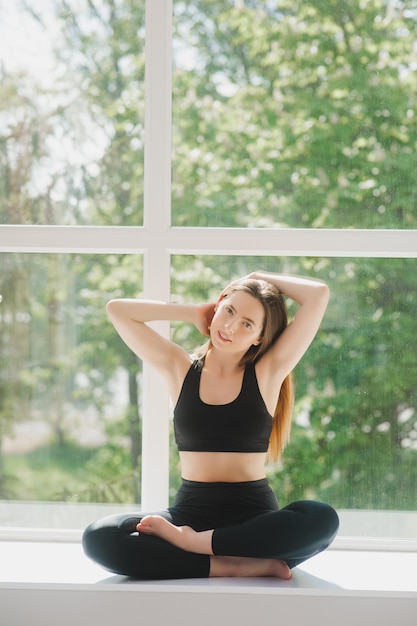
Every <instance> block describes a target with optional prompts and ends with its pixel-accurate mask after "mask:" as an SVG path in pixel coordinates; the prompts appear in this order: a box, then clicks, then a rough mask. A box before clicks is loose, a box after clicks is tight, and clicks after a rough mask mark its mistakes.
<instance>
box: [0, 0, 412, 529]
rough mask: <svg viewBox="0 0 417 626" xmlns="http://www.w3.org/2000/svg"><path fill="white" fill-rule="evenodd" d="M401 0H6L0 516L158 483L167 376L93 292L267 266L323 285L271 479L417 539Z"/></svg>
mask: <svg viewBox="0 0 417 626" xmlns="http://www.w3.org/2000/svg"><path fill="white" fill-rule="evenodd" d="M400 4H401V3H400ZM400 4H398V5H392V3H389V6H388V2H387V3H386V6H385V3H383V4H382V5H381V3H376V2H375V3H374V2H369V3H359V2H353V3H350V4H349V6H347V5H346V4H344V5H343V7H341V8H340V7H339V8H338V7H336V6H335V5H334V4H331V3H330V4H326V3H319V4H318V3H313V2H307V3H305V2H303V3H298V4H297V3H296V4H294V3H278V2H257V1H254V2H252V1H251V2H249V1H248V2H242V1H239V2H235V1H232V0H230V1H228V2H221V1H220V0H218V1H208V0H193V1H192V2H191V1H190V2H188V1H185V2H180V1H176V2H174V3H172V2H171V1H170V0H148V1H147V2H146V3H145V2H142V3H140V2H134V1H133V0H117V1H115V0H89V1H88V2H87V1H85V2H84V1H83V0H78V1H76V0H66V2H63V1H62V0H44V2H42V3H39V5H38V8H35V9H31V8H29V7H28V5H27V3H15V4H13V6H12V5H10V6H7V7H5V8H3V7H2V8H1V9H0V39H1V41H2V42H3V43H2V48H1V55H2V56H1V61H2V62H1V63H0V67H1V72H2V81H1V86H0V90H1V93H2V98H1V103H0V120H1V124H0V165H1V170H0V263H1V276H0V297H1V302H0V331H1V334H0V525H3V526H21V525H30V524H31V520H32V521H33V519H34V517H36V515H34V511H37V512H38V519H39V520H40V521H39V524H38V525H39V526H51V525H54V524H56V525H57V526H62V525H64V526H65V521H64V522H63V518H64V519H65V515H63V514H62V511H63V510H64V509H65V507H67V511H68V510H69V509H68V507H69V506H71V524H70V525H71V527H73V528H78V529H80V528H82V526H83V525H85V523H86V521H88V517H89V516H90V515H91V517H93V516H96V515H98V514H99V512H97V511H96V508H97V507H104V508H108V507H111V506H114V507H116V509H117V507H122V506H125V505H126V506H130V507H131V506H132V504H136V505H137V506H142V507H143V508H146V509H154V508H160V507H163V506H165V505H166V504H167V502H168V500H169V498H170V497H172V494H173V493H174V491H175V488H176V486H177V485H178V481H179V470H178V457H177V453H176V451H175V449H174V446H173V442H172V432H171V430H172V429H171V421H170V414H171V407H170V405H169V401H168V397H167V395H166V392H165V391H164V390H161V389H162V388H161V381H160V380H159V378H158V376H157V375H156V374H155V373H154V372H153V371H150V370H148V368H146V367H144V368H143V371H142V368H141V366H140V363H139V362H138V360H137V359H136V358H134V357H133V356H132V354H131V353H130V351H129V350H127V348H126V347H125V346H124V345H123V344H122V342H121V341H120V339H118V337H117V336H116V334H115V332H114V331H113V329H112V328H111V326H110V324H109V322H108V320H107V319H106V316H105V313H104V305H105V303H106V301H107V300H108V299H109V298H111V297H115V296H120V295H126V296H132V297H133V296H139V295H141V294H145V295H146V296H147V297H151V298H157V299H164V300H165V299H169V298H173V299H175V300H177V301H178V300H191V301H195V302H198V301H201V300H207V299H210V298H215V297H217V295H218V292H219V291H220V290H221V289H222V287H223V286H224V284H225V283H226V282H228V281H229V280H230V279H231V278H233V277H236V276H239V275H242V274H244V273H247V272H248V271H250V270H252V269H257V268H261V267H262V268H264V269H269V270H276V269H279V270H282V271H284V272H294V273H300V274H308V275H314V276H317V277H319V278H322V279H324V280H326V281H327V282H328V283H329V285H330V287H331V291H332V298H331V301H330V305H329V309H328V312H327V314H326V317H325V319H324V322H323V326H322V328H321V329H320V332H319V335H318V337H317V338H316V340H315V342H314V344H313V345H312V347H311V349H310V351H309V352H308V354H307V355H306V357H305V359H304V360H303V361H302V362H301V364H300V365H299V366H298V367H297V370H296V372H295V380H296V392H297V400H296V406H295V411H294V427H293V436H292V441H291V443H290V445H289V446H288V448H287V450H286V453H285V454H284V458H283V460H282V462H281V463H280V464H279V465H278V466H271V467H269V468H268V474H269V476H270V479H271V481H272V483H273V485H274V487H275V490H276V492H277V495H278V497H279V500H280V502H281V503H282V504H285V503H286V502H288V501H289V500H293V499H296V498H297V499H298V498H304V497H307V498H309V497H313V498H319V499H323V500H327V501H329V502H330V503H331V504H333V505H334V506H336V507H337V508H338V509H339V510H341V511H342V512H343V514H342V530H343V531H344V532H345V533H346V534H361V535H362V534H364V535H366V536H368V537H372V536H374V537H375V536H377V535H384V534H385V535H390V536H391V537H395V538H399V539H405V538H413V539H417V537H416V532H415V527H416V524H415V517H413V515H415V513H414V509H415V490H416V484H417V396H416V388H415V380H416V379H417V369H416V364H415V350H414V345H413V344H414V332H415V331H414V326H415V324H414V317H415V315H414V312H415V310H416V308H417V296H416V294H417V289H416V288H417V279H416V275H417V274H416V257H417V233H416V225H417V211H416V198H417V183H416V180H415V171H416V165H417V163H416V157H415V153H416V151H415V147H416V144H417V119H416V116H415V114H414V111H415V110H416V100H417V88H416V85H415V84H414V82H413V81H412V79H411V76H412V72H413V70H415V65H414V64H415V61H414V58H415V54H413V46H415V43H414V41H413V38H412V33H413V32H414V30H415V21H416V19H417V14H416V12H415V11H414V12H413V11H412V10H411V8H405V7H403V6H402V4H401V6H400ZM145 5H146V6H145ZM356 5H357V6H356ZM12 33H19V34H18V35H16V36H15V37H13V36H12ZM414 52H415V50H414ZM145 70H146V71H145ZM171 172H172V174H171ZM291 311H292V307H291V303H290V314H291ZM159 327H160V330H161V332H164V333H165V334H166V335H167V336H168V334H169V333H171V334H172V335H173V336H174V338H176V339H177V340H179V341H181V342H183V343H184V345H186V346H187V347H188V348H189V349H190V350H191V349H192V348H193V347H194V346H195V345H196V344H198V343H200V341H201V337H199V336H198V333H197V332H196V330H195V329H193V328H190V327H188V326H187V325H183V324H174V325H173V326H172V328H171V329H169V327H168V325H167V324H160V325H159ZM52 503H53V504H52ZM42 507H43V508H42ZM89 507H90V508H89ZM92 507H95V508H94V513H93V508H92ZM29 509H30V511H31V514H30V516H29V515H22V511H25V510H26V511H28V510H29ZM52 510H54V511H55V514H53V513H52ZM13 511H15V512H16V514H15V515H14V513H13ZM57 511H58V513H56V512H57ZM371 511H372V514H371ZM381 516H382V517H383V518H384V519H388V520H389V522H390V525H389V528H388V527H387V526H386V525H385V526H384V524H380V523H379V521H378V523H377V522H376V520H377V519H378V520H380V519H382V518H381ZM66 517H67V519H68V514H67V515H66ZM360 518H361V519H362V523H361V524H360V525H359V524H358V520H359V519H360ZM22 519H24V520H25V521H24V522H22ZM343 520H345V525H344V526H343ZM363 520H365V522H363ZM393 520H395V523H393ZM410 520H411V521H410ZM68 525H69V524H68V523H67V526H68ZM387 528H388V530H387ZM413 529H414V530H413Z"/></svg>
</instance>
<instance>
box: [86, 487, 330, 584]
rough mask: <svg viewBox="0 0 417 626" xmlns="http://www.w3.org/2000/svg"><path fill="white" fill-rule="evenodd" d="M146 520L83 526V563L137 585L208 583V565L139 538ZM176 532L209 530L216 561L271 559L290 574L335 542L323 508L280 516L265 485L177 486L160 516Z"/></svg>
mask: <svg viewBox="0 0 417 626" xmlns="http://www.w3.org/2000/svg"><path fill="white" fill-rule="evenodd" d="M145 515H146V513H142V514H131V515H126V514H124V515H110V516H108V517H105V518H103V519H101V520H98V521H97V522H93V523H92V524H90V526H88V528H87V529H86V530H85V532H84V535H83V547H84V550H85V553H86V554H87V556H89V557H90V558H91V559H93V560H94V561H96V562H97V563H99V564H100V565H102V566H103V567H105V568H106V569H108V570H110V571H111V572H115V573H117V574H123V575H125V576H130V577H133V578H138V579H146V580H151V579H153V580H156V579H170V578H206V577H207V576H209V573H210V557H209V556H208V555H205V554H194V553H192V552H186V551H185V550H182V549H181V548H177V547H175V546H173V545H171V544H170V543H168V542H167V541H165V540H164V539H160V538H159V537H154V536H151V535H143V534H142V535H140V534H139V533H138V532H137V531H136V524H137V523H138V522H139V520H140V519H141V518H142V517H145ZM158 515H162V517H164V518H165V519H167V520H169V521H170V522H172V523H173V524H175V525H176V526H184V525H186V526H191V527H192V528H194V530H197V531H202V530H211V529H214V533H213V538H212V550H213V553H214V554H215V555H222V556H246V557H260V558H275V559H280V560H283V561H285V562H286V563H287V564H288V566H289V567H290V568H292V567H295V566H296V565H298V564H299V563H302V561H305V560H306V559H308V558H309V557H311V556H313V555H315V554H318V553H319V552H321V551H322V550H324V549H325V548H327V546H329V545H330V543H331V542H332V540H333V539H334V537H335V535H336V533H337V530H338V527H339V519H338V516H337V514H336V512H335V511H334V509H332V508H331V507H330V506H328V505H327V504H323V503H321V502H312V501H300V502H294V503H293V504H290V505H288V506H286V507H284V508H283V509H279V507H278V503H277V500H276V498H275V496H274V494H273V492H272V490H271V488H270V487H269V485H268V482H267V479H262V480H256V481H251V482H244V483H200V482H193V481H188V480H183V481H182V485H181V487H180V489H179V491H178V493H177V496H176V498H175V502H174V504H173V506H172V507H170V508H168V509H167V510H166V511H162V512H158Z"/></svg>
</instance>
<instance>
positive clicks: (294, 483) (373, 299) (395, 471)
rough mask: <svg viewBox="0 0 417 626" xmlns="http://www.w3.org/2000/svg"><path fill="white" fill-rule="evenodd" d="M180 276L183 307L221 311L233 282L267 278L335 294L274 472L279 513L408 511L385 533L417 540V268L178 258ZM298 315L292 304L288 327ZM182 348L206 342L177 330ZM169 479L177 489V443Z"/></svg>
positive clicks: (396, 263)
mask: <svg viewBox="0 0 417 626" xmlns="http://www.w3.org/2000/svg"><path fill="white" fill-rule="evenodd" d="M173 268H174V271H173V272H172V277H173V284H172V294H173V298H175V300H176V301H189V302H207V301H214V300H215V299H217V297H218V295H219V293H220V292H221V290H222V288H223V287H224V286H225V285H226V284H228V282H229V281H230V280H231V279H233V278H237V277H239V276H243V275H245V274H247V273H249V272H250V271H253V270H254V269H258V268H262V269H265V270H268V271H282V272H284V273H295V274H302V275H308V276H316V277H318V278H321V279H323V280H325V281H326V282H327V283H328V284H329V286H330V288H331V300H330V304H329V307H328V310H327V312H326V315H325V318H324V321H323V323H322V327H321V329H320V331H319V334H318V336H317V337H316V339H315V341H314V342H313V344H312V346H311V347H310V349H309V350H308V352H307V354H306V355H305V356H304V358H303V359H302V361H301V362H300V364H299V365H298V366H297V368H296V370H295V373H294V376H295V388H296V404H295V409H294V418H293V429H292V437H291V442H290V444H289V445H288V447H287V448H286V450H285V451H284V455H283V458H282V461H281V462H280V463H279V465H275V466H273V465H272V466H270V467H269V476H270V479H271V482H272V484H273V487H274V490H275V492H276V494H277V496H278V498H279V501H280V504H281V506H284V505H285V504H288V503H289V502H291V501H295V500H299V499H303V498H313V499H319V500H323V501H327V502H329V503H330V504H332V505H333V506H335V507H336V508H337V509H339V510H340V509H343V510H346V509H348V510H357V509H361V510H363V511H369V510H373V511H374V512H375V513H373V514H372V515H375V514H376V512H377V511H381V510H386V511H390V512H391V514H392V513H393V512H394V511H408V512H409V513H408V518H407V519H411V517H410V516H413V515H414V517H413V518H412V523H411V522H407V520H406V517H407V516H403V518H402V520H403V521H404V523H405V526H401V524H400V523H398V520H396V518H395V520H394V517H390V518H385V519H389V521H390V523H391V522H393V521H395V528H394V529H391V528H390V529H388V530H387V531H386V532H387V534H391V535H392V533H394V536H395V534H397V536H401V535H402V534H403V535H404V536H412V537H413V538H417V535H416V532H415V529H416V528H417V526H416V517H415V513H413V512H414V511H415V502H416V500H415V498H416V484H417V389H416V384H415V382H416V380H417V361H416V358H415V339H414V338H415V311H416V308H417V271H416V270H417V260H415V259H343V258H338V259H326V258H286V259H281V258H279V259H277V258H269V257H264V258H260V257H250V256H245V257H223V256H215V257H201V256H181V255H177V256H175V257H174V258H173ZM294 310H295V309H294V308H293V306H292V305H291V302H289V312H290V318H291V315H292V313H293V312H294ZM174 338H175V340H177V341H178V342H179V343H181V344H182V345H184V346H185V347H186V348H187V350H189V351H192V350H193V349H194V348H195V347H196V346H198V345H201V344H202V343H203V342H204V339H203V338H202V336H201V335H200V334H199V333H198V331H197V330H196V329H195V328H194V327H191V326H189V325H186V324H181V325H178V324H177V325H175V334H174ZM171 472H172V477H171V484H172V488H173V490H174V488H175V487H176V486H177V484H178V480H179V475H178V458H177V454H176V451H175V447H174V444H173V443H172V453H171ZM365 517H366V519H365V521H364V524H365V527H366V530H365V531H364V534H371V535H372V534H373V533H377V534H378V532H380V531H379V526H380V525H379V523H378V524H377V523H370V522H369V514H367V515H366V516H365ZM355 519H357V518H355ZM372 519H373V520H374V517H372ZM407 524H408V526H407ZM363 529H364V525H363V524H362V523H361V524H359V526H358V531H359V533H360V534H361V531H363ZM347 534H356V529H355V528H354V532H349V533H347Z"/></svg>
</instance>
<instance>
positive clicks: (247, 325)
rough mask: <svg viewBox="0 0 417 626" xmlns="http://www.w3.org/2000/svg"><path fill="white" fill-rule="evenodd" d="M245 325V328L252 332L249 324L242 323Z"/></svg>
mask: <svg viewBox="0 0 417 626" xmlns="http://www.w3.org/2000/svg"><path fill="white" fill-rule="evenodd" d="M243 323H244V325H245V328H247V329H248V330H252V324H250V323H249V322H243Z"/></svg>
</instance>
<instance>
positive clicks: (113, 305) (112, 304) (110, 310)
mask: <svg viewBox="0 0 417 626" xmlns="http://www.w3.org/2000/svg"><path fill="white" fill-rule="evenodd" d="M117 308H118V300H109V301H108V302H107V304H106V313H107V315H108V316H109V317H110V319H111V318H112V317H114V314H115V313H116V311H117Z"/></svg>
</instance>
